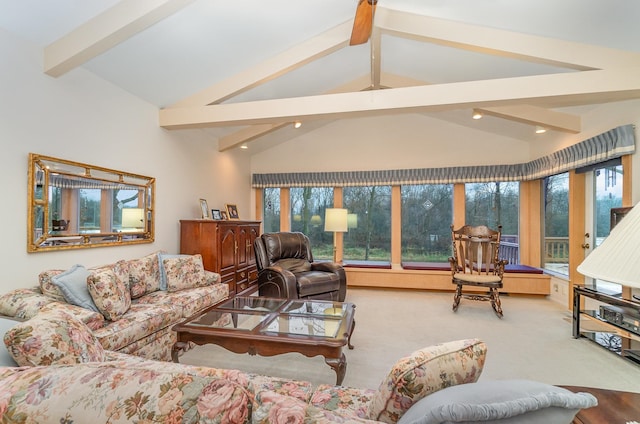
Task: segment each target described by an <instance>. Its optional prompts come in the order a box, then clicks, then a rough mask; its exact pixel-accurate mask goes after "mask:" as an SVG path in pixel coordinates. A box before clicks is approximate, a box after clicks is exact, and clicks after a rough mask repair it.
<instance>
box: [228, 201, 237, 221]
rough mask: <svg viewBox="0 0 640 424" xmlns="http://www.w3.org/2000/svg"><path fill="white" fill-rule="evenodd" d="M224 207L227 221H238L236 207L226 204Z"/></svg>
mask: <svg viewBox="0 0 640 424" xmlns="http://www.w3.org/2000/svg"><path fill="white" fill-rule="evenodd" d="M226 206H227V213H228V214H229V219H240V215H238V206H236V205H232V204H229V203H227V205H226Z"/></svg>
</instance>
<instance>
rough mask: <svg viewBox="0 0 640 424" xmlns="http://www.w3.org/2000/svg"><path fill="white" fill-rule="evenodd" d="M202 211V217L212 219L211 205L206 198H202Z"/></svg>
mask: <svg viewBox="0 0 640 424" xmlns="http://www.w3.org/2000/svg"><path fill="white" fill-rule="evenodd" d="M200 211H201V212H202V219H210V218H211V216H210V215H209V205H208V204H207V200H206V199H200Z"/></svg>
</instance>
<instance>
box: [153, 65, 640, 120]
mask: <svg viewBox="0 0 640 424" xmlns="http://www.w3.org/2000/svg"><path fill="white" fill-rule="evenodd" d="M638 75H640V64H639V65H637V66H634V67H625V68H616V69H603V70H596V71H586V72H571V73H562V74H554V75H535V76H526V77H517V78H502V79H492V80H482V81H466V82H458V83H450V84H433V85H424V86H418V87H406V88H395V89H388V90H369V91H363V92H357V93H341V94H326V95H320V96H307V97H296V98H286V99H275V100H261V101H256V102H244V103H231V104H222V105H210V106H200V107H187V108H169V109H163V110H161V111H160V116H159V121H160V126H161V127H163V128H167V129H178V128H206V127H220V126H233V125H254V124H266V123H274V122H283V121H284V122H286V121H295V120H312V119H325V118H348V117H352V118H353V117H359V116H367V115H375V114H385V113H386V114H388V113H407V112H420V111H423V112H428V111H441V110H452V109H461V108H467V107H480V108H483V107H485V108H486V107H495V106H507V105H514V104H522V103H527V104H531V105H534V106H544V105H545V102H549V101H553V102H554V103H555V104H556V105H557V106H558V107H560V106H574V105H580V104H588V103H605V102H612V101H621V100H628V99H636V98H640V79H638V77H637V76H638Z"/></svg>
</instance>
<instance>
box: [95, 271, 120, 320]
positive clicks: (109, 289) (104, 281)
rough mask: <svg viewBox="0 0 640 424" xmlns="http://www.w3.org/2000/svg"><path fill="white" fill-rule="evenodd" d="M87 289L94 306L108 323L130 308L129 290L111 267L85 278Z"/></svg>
mask: <svg viewBox="0 0 640 424" xmlns="http://www.w3.org/2000/svg"><path fill="white" fill-rule="evenodd" d="M87 287H88V290H89V293H90V294H91V297H92V298H93V301H94V303H95V305H96V306H97V307H98V309H99V310H100V312H101V313H102V315H104V317H105V318H106V319H108V320H110V321H116V320H118V319H120V317H121V316H122V315H124V313H125V312H127V310H128V309H129V306H131V294H130V293H129V288H128V287H127V286H126V285H125V283H124V281H123V279H122V276H118V274H117V273H116V271H115V270H114V269H113V268H111V267H105V268H101V269H99V270H97V271H92V272H91V273H90V274H89V276H88V277H87Z"/></svg>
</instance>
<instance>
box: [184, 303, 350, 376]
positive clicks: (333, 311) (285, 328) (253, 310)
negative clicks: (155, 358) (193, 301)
mask: <svg viewBox="0 0 640 424" xmlns="http://www.w3.org/2000/svg"><path fill="white" fill-rule="evenodd" d="M354 314H355V305H353V304H352V303H344V302H331V301H321V300H305V299H274V298H265V297H258V296H247V297H242V296H238V297H234V298H231V299H228V300H227V301H225V302H222V303H220V304H218V305H215V306H212V307H210V308H208V309H205V310H204V311H202V312H199V313H197V314H195V315H193V316H192V317H190V318H188V319H187V320H185V321H184V322H182V323H180V324H177V325H175V326H174V327H173V330H174V331H175V332H176V333H177V342H176V343H175V344H174V346H173V350H172V355H171V356H172V358H173V361H174V362H178V357H179V355H180V352H181V351H183V350H184V349H185V348H186V347H187V345H188V343H189V342H193V343H195V344H197V345H203V344H216V345H219V346H222V347H224V348H225V349H227V350H229V351H231V352H235V353H249V355H260V356H273V355H279V354H282V353H290V352H298V353H301V354H303V355H305V356H307V357H313V356H317V355H322V356H324V358H325V362H326V363H327V364H328V365H329V366H330V367H331V368H333V370H334V371H335V372H336V376H337V379H336V384H338V385H340V384H342V380H343V379H344V375H345V373H346V371H347V361H346V358H345V356H344V353H343V352H342V348H343V347H344V346H345V345H348V346H349V349H353V345H352V344H351V335H352V334H353V329H354V327H355V321H354Z"/></svg>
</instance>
